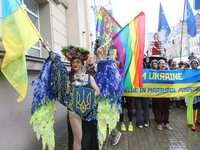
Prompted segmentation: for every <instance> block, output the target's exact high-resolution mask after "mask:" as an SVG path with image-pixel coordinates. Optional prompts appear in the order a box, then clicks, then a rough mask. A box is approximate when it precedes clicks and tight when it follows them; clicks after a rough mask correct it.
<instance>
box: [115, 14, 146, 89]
mask: <svg viewBox="0 0 200 150" xmlns="http://www.w3.org/2000/svg"><path fill="white" fill-rule="evenodd" d="M113 41H114V44H115V46H116V48H117V51H118V54H119V59H120V61H121V64H122V66H121V70H120V75H121V77H122V79H123V83H124V85H123V90H126V89H132V88H134V87H137V86H139V87H142V86H143V83H142V68H143V59H144V44H145V14H144V12H141V13H140V14H138V15H137V16H136V17H135V18H134V19H133V20H132V21H131V22H129V23H128V24H127V25H126V26H125V27H124V28H122V29H121V30H120V31H119V32H118V33H117V34H116V35H115V36H114V37H113Z"/></svg>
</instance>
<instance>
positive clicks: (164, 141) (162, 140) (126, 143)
mask: <svg viewBox="0 0 200 150" xmlns="http://www.w3.org/2000/svg"><path fill="white" fill-rule="evenodd" d="M124 120H125V123H126V127H127V126H128V120H127V110H126V109H125V115H124ZM135 120H136V117H135V110H133V127H134V130H133V132H128V131H126V132H122V136H121V139H120V141H119V143H118V144H117V145H116V146H111V140H112V137H108V138H107V139H106V141H105V143H104V146H103V150H199V149H200V125H197V130H196V131H195V132H194V131H191V129H190V126H189V125H187V122H186V108H185V109H180V108H176V107H175V108H173V109H170V124H171V126H172V128H173V131H169V130H167V129H166V128H163V130H162V131H159V130H158V129H157V124H156V122H155V121H154V117H153V113H152V109H151V108H150V126H149V127H148V128H143V129H139V128H137V127H136V124H135V122H136V121H135ZM117 129H118V130H119V131H120V123H118V125H117ZM67 141H68V140H67V132H65V133H64V134H63V136H62V138H61V140H60V141H58V142H57V143H56V148H55V150H67Z"/></svg>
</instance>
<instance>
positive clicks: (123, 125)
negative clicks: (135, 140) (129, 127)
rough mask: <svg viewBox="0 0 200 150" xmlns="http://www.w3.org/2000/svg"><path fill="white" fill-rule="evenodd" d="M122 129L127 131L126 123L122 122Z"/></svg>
mask: <svg viewBox="0 0 200 150" xmlns="http://www.w3.org/2000/svg"><path fill="white" fill-rule="evenodd" d="M121 131H126V127H125V124H124V123H122V125H121Z"/></svg>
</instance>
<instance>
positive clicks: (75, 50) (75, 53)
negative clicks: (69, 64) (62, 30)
mask: <svg viewBox="0 0 200 150" xmlns="http://www.w3.org/2000/svg"><path fill="white" fill-rule="evenodd" d="M61 52H62V54H63V55H64V56H65V57H66V58H67V60H69V61H71V60H72V58H79V59H82V60H87V59H88V57H89V55H90V52H89V51H88V50H87V49H86V48H83V47H78V46H74V45H71V44H69V45H66V46H64V47H62V50H61Z"/></svg>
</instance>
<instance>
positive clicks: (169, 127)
mask: <svg viewBox="0 0 200 150" xmlns="http://www.w3.org/2000/svg"><path fill="white" fill-rule="evenodd" d="M165 128H167V129H168V130H170V131H172V130H173V128H172V127H171V126H170V125H169V124H166V125H165Z"/></svg>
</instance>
